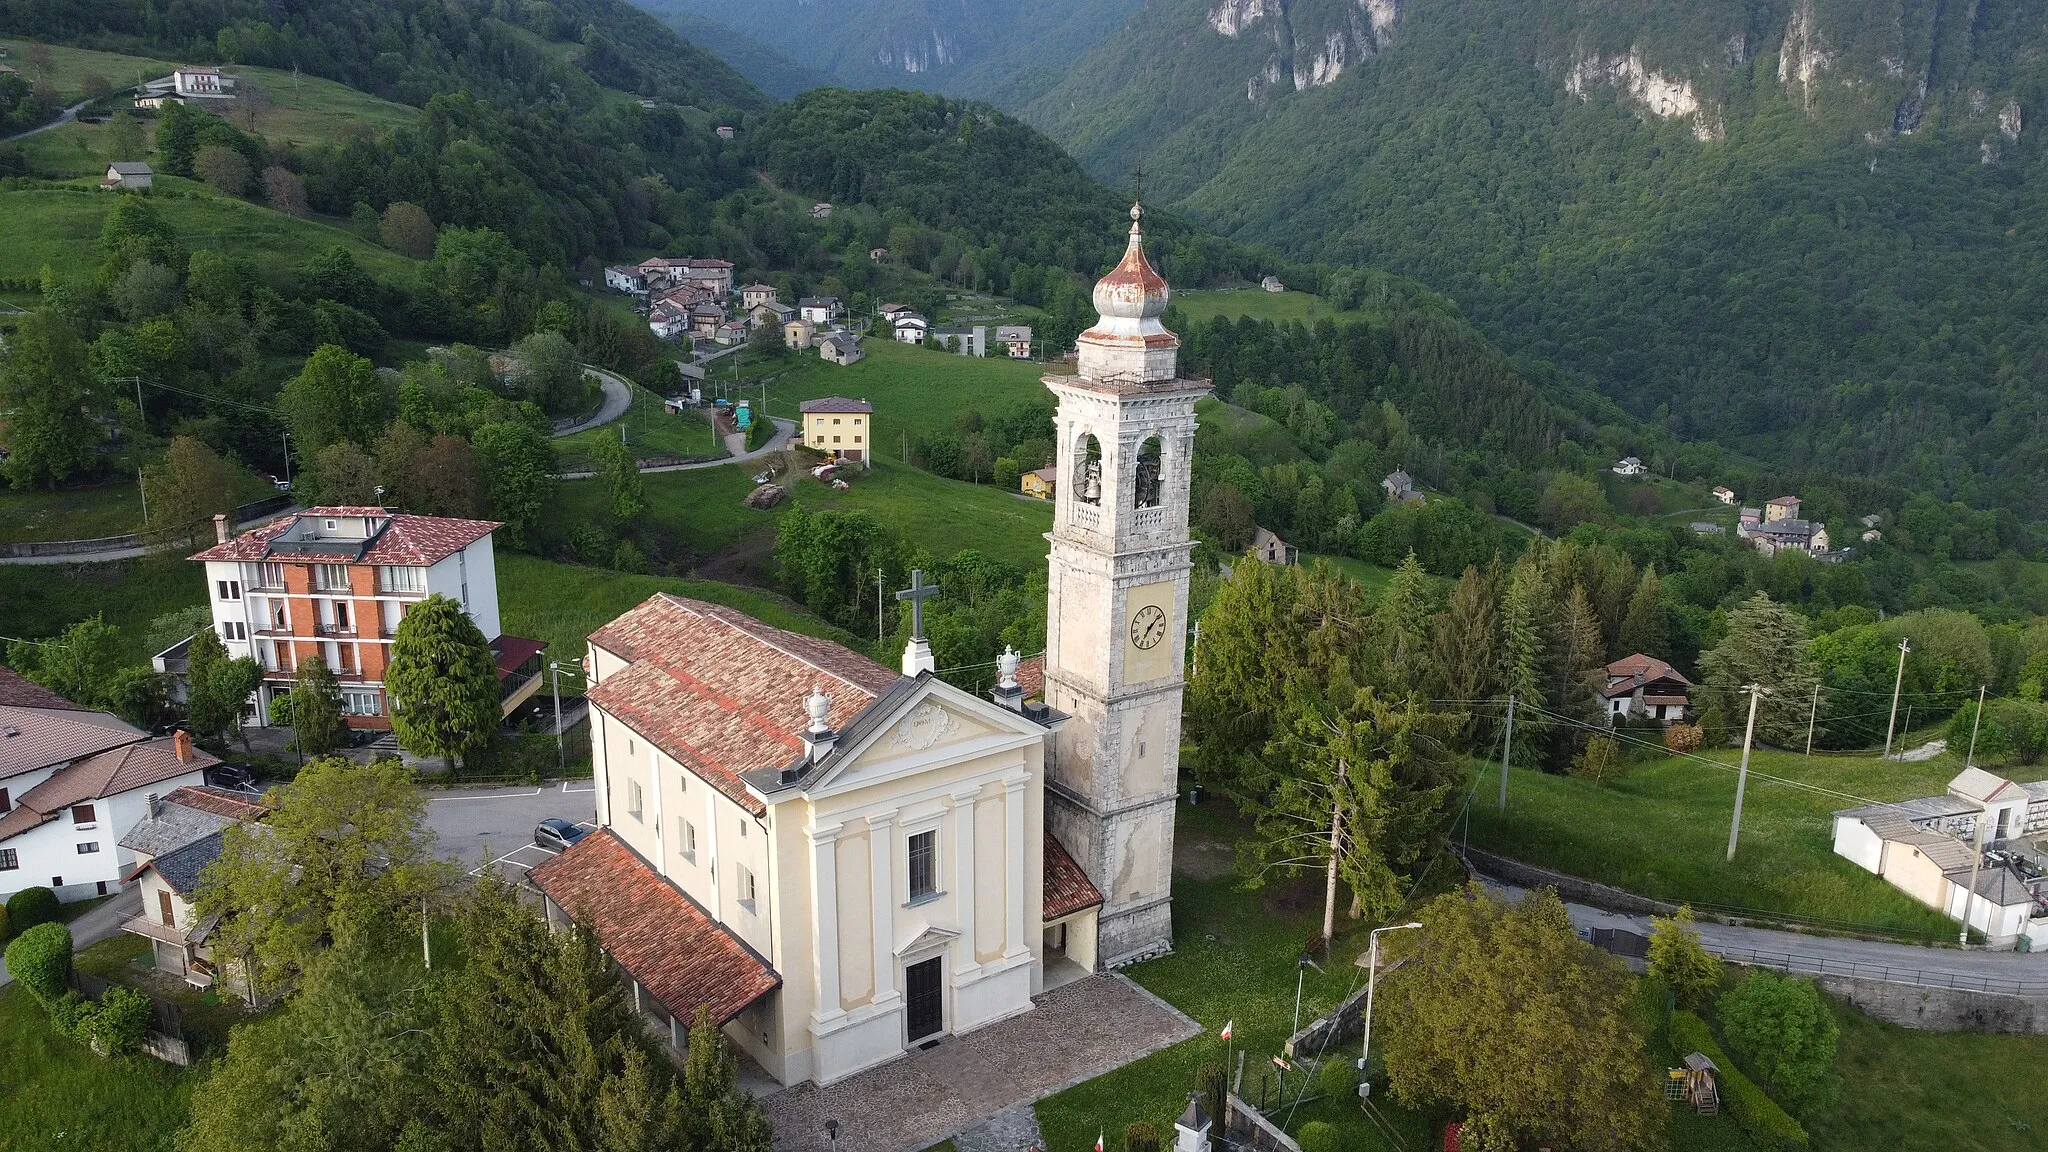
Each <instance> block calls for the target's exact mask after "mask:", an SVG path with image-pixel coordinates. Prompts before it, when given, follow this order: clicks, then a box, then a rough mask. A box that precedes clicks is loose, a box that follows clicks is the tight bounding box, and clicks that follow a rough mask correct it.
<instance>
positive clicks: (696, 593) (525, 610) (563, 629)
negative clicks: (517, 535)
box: [498, 552, 858, 662]
mask: <svg viewBox="0 0 2048 1152" xmlns="http://www.w3.org/2000/svg"><path fill="white" fill-rule="evenodd" d="M657 592H671V593H674V594H675V595H678V596H688V597H692V598H694V599H698V600H709V601H711V602H712V603H714V604H724V605H726V606H727V607H730V608H737V609H739V610H740V611H742V612H745V613H746V614H747V615H749V616H752V617H754V618H755V619H757V620H761V621H763V622H765V623H768V624H772V625H774V626H775V627H777V628H785V629H788V630H789V631H791V632H801V633H803V634H805V635H807V636H817V637H821V638H823V639H826V640H834V641H838V642H839V643H842V644H855V643H858V642H857V641H856V640H855V639H854V638H853V637H851V636H849V635H847V634H846V633H845V632H842V631H840V630H839V629H837V628H834V627H833V626H832V625H830V624H827V623H825V622H824V621H823V620H820V619H818V618H817V617H815V616H812V615H811V614H810V613H808V612H805V611H804V610H803V609H801V608H799V607H797V606H795V605H794V604H791V603H790V602H788V601H786V600H784V599H782V598H781V597H779V596H776V595H774V594H772V593H767V592H761V591H758V590H756V589H752V588H737V587H734V586H733V585H730V584H719V583H716V582H715V581H710V580H677V579H673V578H671V577H666V576H634V575H631V574H629V573H625V572H614V571H611V570H609V569H605V568H584V567H579V566H577V565H574V564H557V563H554V562H553V561H548V560H541V559H538V558H536V557H532V556H526V555H522V554H520V553H516V552H505V553H500V554H499V556H498V597H499V600H498V603H499V607H500V611H501V612H502V614H503V617H504V625H505V630H506V631H507V632H510V633H512V634H513V635H515V636H529V637H532V638H533V639H535V640H545V641H547V643H548V646H549V653H548V658H549V659H551V660H567V661H572V662H573V661H576V660H580V659H582V657H583V641H584V640H585V638H587V637H588V636H589V635H590V634H591V633H592V632H595V631H597V630H598V629H599V628H601V627H603V626H604V625H605V624H606V623H607V622H609V621H611V620H612V619H613V618H615V617H617V616H619V615H620V614H621V613H623V612H625V611H626V610H627V609H628V608H631V607H632V606H633V605H635V604H638V603H640V602H641V601H642V600H645V599H647V598H648V597H649V596H652V595H654V594H655V593H657Z"/></svg>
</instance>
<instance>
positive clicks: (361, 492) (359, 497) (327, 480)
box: [298, 440, 378, 505]
mask: <svg viewBox="0 0 2048 1152" xmlns="http://www.w3.org/2000/svg"><path fill="white" fill-rule="evenodd" d="M308 471H309V472H310V473H311V475H307V474H306V473H303V472H302V473H301V474H300V475H299V479H298V483H300V484H303V485H305V488H306V490H307V491H309V492H317V493H319V497H318V498H319V499H320V501H321V502H323V503H327V504H358V505H361V504H376V503H378V498H377V462H376V461H375V460H373V459H371V457H370V454H369V453H368V452H365V451H363V450H362V449H361V448H360V447H357V446H356V444H355V442H354V441H351V440H343V441H341V442H339V443H335V444H329V445H328V446H327V447H325V448H322V449H321V450H320V451H319V452H318V453H316V454H315V455H314V457H313V467H312V468H311V469H309V470H308Z"/></svg>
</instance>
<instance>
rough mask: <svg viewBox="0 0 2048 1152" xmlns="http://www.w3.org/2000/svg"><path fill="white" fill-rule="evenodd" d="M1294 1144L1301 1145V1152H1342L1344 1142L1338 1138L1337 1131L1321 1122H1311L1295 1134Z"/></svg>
mask: <svg viewBox="0 0 2048 1152" xmlns="http://www.w3.org/2000/svg"><path fill="white" fill-rule="evenodd" d="M1294 1142H1295V1143H1296V1144H1299V1145H1301V1152H1340V1150H1341V1149H1342V1148H1343V1146H1344V1145H1343V1141H1341V1140H1339V1139H1338V1138H1337V1129H1336V1128H1335V1127H1334V1126H1332V1125H1330V1124H1327V1123H1325V1122H1323V1121H1321V1120H1311V1121H1309V1122H1308V1123H1306V1124H1303V1125H1302V1126H1301V1131H1299V1132H1297V1133H1295V1134H1294Z"/></svg>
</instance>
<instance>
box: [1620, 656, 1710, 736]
mask: <svg viewBox="0 0 2048 1152" xmlns="http://www.w3.org/2000/svg"><path fill="white" fill-rule="evenodd" d="M1691 691H1692V681H1690V680H1687V679H1686V678H1685V674H1684V673H1682V672H1680V671H1679V670H1678V669H1676V668H1673V667H1672V666H1671V665H1669V664H1666V663H1665V662H1664V661H1662V660H1659V659H1657V658H1656V657H1655V656H1645V655H1643V654H1642V653H1640V652H1638V653H1636V654H1635V655H1633V656H1624V657H1622V658H1621V659H1619V660H1616V661H1615V662H1614V663H1612V664H1609V665H1608V666H1607V678H1606V680H1605V681H1604V682H1602V684H1601V686H1600V702H1601V706H1602V707H1604V708H1605V709H1606V710H1607V719H1608V723H1610V724H1611V723H1615V722H1618V721H1621V720H1625V719H1627V718H1629V717H1631V716H1638V717H1642V718H1645V719H1649V720H1661V721H1663V722H1664V723H1665V724H1676V723H1678V722H1680V721H1682V720H1684V719H1685V716H1686V710H1687V709H1688V708H1689V707H1690V706H1691V703H1692V700H1691V696H1690V695H1689V693H1690V692H1691Z"/></svg>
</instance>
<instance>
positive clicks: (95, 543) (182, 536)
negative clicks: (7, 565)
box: [0, 496, 292, 557]
mask: <svg viewBox="0 0 2048 1152" xmlns="http://www.w3.org/2000/svg"><path fill="white" fill-rule="evenodd" d="M291 502H292V498H291V497H290V496H271V497H268V498H266V499H263V500H256V501H252V502H250V503H248V504H242V505H238V506H236V508H235V510H234V512H233V514H232V515H230V517H229V519H230V520H231V521H232V522H233V523H235V524H238V525H239V524H245V523H247V522H248V521H250V520H254V519H256V518H257V517H259V516H263V515H266V514H268V513H271V512H275V511H277V510H278V509H280V508H285V507H288V506H290V504H291ZM212 523H213V522H212V521H211V520H210V519H208V520H194V521H192V522H191V523H189V524H179V525H175V526H173V527H169V528H151V529H147V530H145V531H142V532H130V533H127V534H126V535H122V536H101V537H98V538H96V539H92V540H25V541H22V542H20V543H15V544H0V557H34V556H97V555H104V554H105V553H108V552H126V551H129V550H130V549H135V548H140V549H142V550H143V551H145V552H149V551H155V550H156V549H159V548H173V547H177V546H179V545H181V544H188V543H190V542H192V541H194V540H197V539H201V538H203V533H204V532H205V531H206V530H207V528H209V527H211V525H212Z"/></svg>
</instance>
